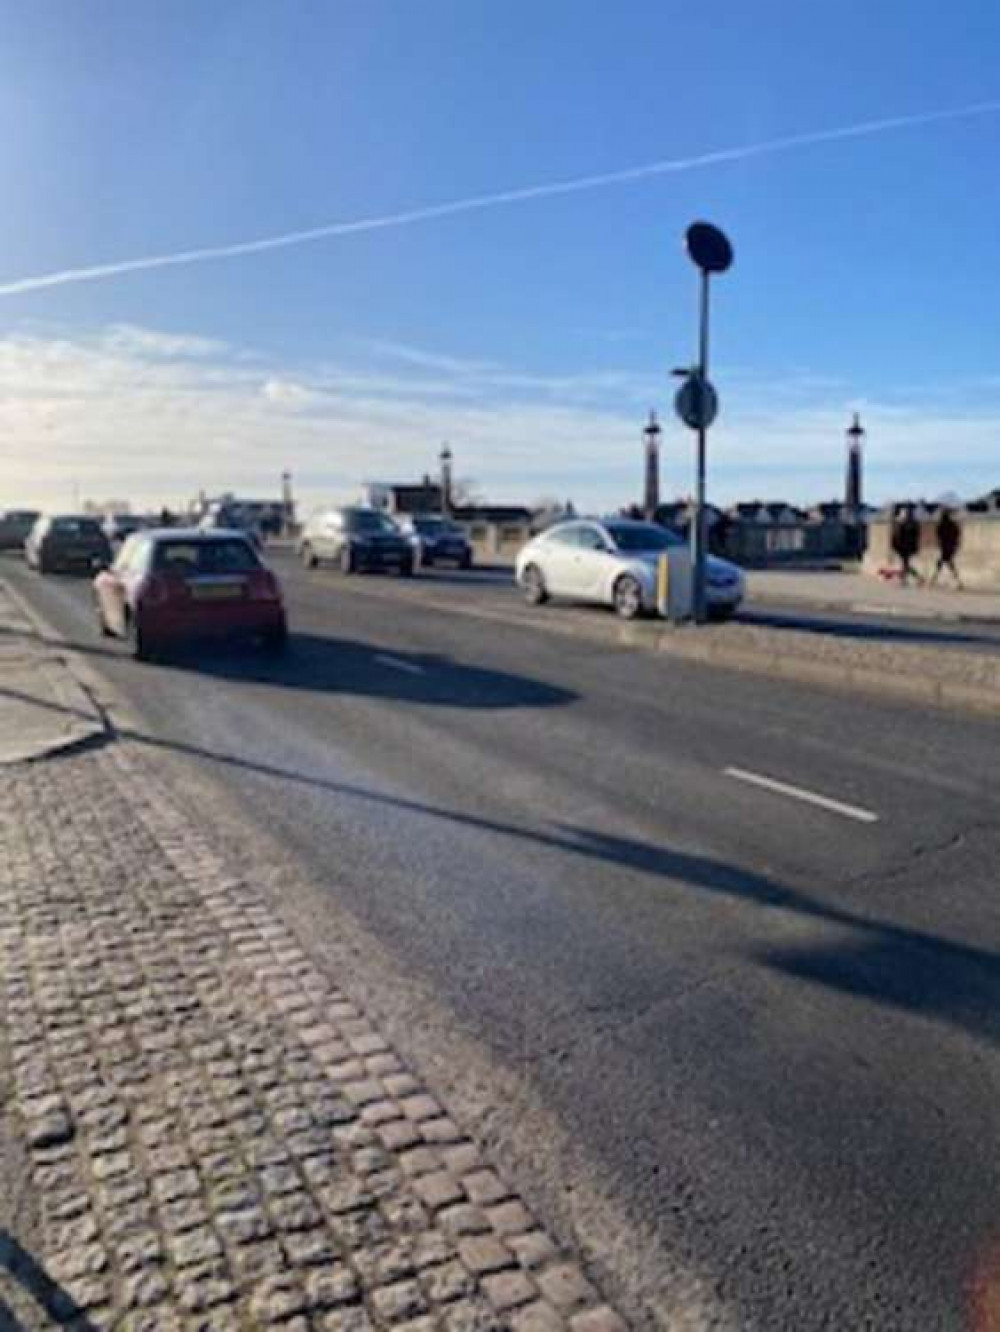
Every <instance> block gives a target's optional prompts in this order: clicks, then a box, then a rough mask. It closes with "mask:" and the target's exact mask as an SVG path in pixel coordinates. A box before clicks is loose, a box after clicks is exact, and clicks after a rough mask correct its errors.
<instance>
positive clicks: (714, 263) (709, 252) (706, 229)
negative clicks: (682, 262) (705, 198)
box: [684, 222, 733, 273]
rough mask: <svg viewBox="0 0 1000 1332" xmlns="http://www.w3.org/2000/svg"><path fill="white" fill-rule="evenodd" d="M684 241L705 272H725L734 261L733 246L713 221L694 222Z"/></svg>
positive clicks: (693, 258) (695, 260) (692, 256)
mask: <svg viewBox="0 0 1000 1332" xmlns="http://www.w3.org/2000/svg"><path fill="white" fill-rule="evenodd" d="M684 241H685V244H686V245H687V252H688V255H689V256H690V258H691V259H692V261H693V262H694V263H696V264H697V265H698V267H699V268H700V269H702V270H703V272H705V273H724V272H725V271H726V269H727V268H728V267H729V265H730V264H731V263H732V262H733V247H732V246H731V245H730V244H729V240H728V238H727V237H726V235H725V234H724V233H723V232H721V231H720V230H719V228H718V227H713V226H712V224H711V222H692V223H691V225H690V226H689V227H688V229H687V232H686V233H685V236H684Z"/></svg>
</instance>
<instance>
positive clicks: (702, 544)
mask: <svg viewBox="0 0 1000 1332" xmlns="http://www.w3.org/2000/svg"><path fill="white" fill-rule="evenodd" d="M698 378H699V381H700V383H701V384H707V383H708V382H709V380H708V270H707V269H702V270H701V319H700V326H699V333H698ZM707 433H708V427H707V423H706V422H705V420H704V417H702V423H701V424H700V425H699V426H698V460H697V475H696V481H695V501H694V522H693V523H692V527H691V532H692V537H693V542H692V547H693V548H692V552H691V555H692V559H691V564H692V567H693V570H694V618H695V621H696V623H698V624H702V623H704V620H705V569H706V564H705V555H706V548H707V539H708V525H707V522H706V519H707V514H706V512H705V488H706V476H705V473H706V452H707V450H706V448H705V443H706V440H705V436H706V434H707Z"/></svg>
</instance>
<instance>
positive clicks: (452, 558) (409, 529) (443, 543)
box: [401, 514, 472, 569]
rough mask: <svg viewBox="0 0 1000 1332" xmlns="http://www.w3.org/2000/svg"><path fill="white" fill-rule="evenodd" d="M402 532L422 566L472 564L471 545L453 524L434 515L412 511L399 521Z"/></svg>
mask: <svg viewBox="0 0 1000 1332" xmlns="http://www.w3.org/2000/svg"><path fill="white" fill-rule="evenodd" d="M401 525H402V528H403V531H404V532H405V533H406V535H407V536H408V537H409V539H410V544H411V545H412V546H413V548H414V550H415V551H416V552H417V555H418V558H419V562H420V563H421V564H422V565H431V564H454V565H455V566H456V567H457V568H459V569H470V568H471V567H472V545H471V543H470V541H469V538H468V537H467V536H466V535H465V533H464V532H463V531H462V529H461V528H460V527H459V526H458V525H457V523H453V522H449V520H448V519H447V518H442V517H438V516H437V515H436V514H430V515H428V516H426V517H425V516H423V515H422V514H415V515H414V516H413V517H412V518H404V519H403V520H402V524H401Z"/></svg>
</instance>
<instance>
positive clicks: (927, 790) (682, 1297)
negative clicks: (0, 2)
mask: <svg viewBox="0 0 1000 1332" xmlns="http://www.w3.org/2000/svg"><path fill="white" fill-rule="evenodd" d="M278 564H279V567H280V568H281V571H282V572H283V573H284V575H285V578H286V587H287V591H288V595H289V600H290V608H291V617H292V624H293V631H294V639H293V646H292V651H291V653H290V655H289V657H288V659H287V661H284V662H281V663H273V662H270V661H265V660H263V659H262V658H260V657H257V656H255V655H254V654H252V653H250V654H229V653H220V654H212V655H209V656H200V657H197V658H193V659H190V660H187V661H180V662H176V663H173V664H168V665H154V666H139V665H136V664H135V663H133V662H132V661H131V660H129V659H128V658H127V657H125V656H124V654H123V653H122V652H121V651H119V650H118V649H117V647H116V646H114V645H113V646H111V647H110V648H109V647H108V646H107V645H105V644H103V643H102V642H101V641H100V640H99V639H98V638H97V636H96V633H95V632H94V629H93V626H92V622H91V618H90V608H89V599H88V591H87V588H86V585H85V584H82V583H80V582H77V581H74V580H70V579H49V580H44V581H43V580H41V579H39V578H38V577H37V576H35V575H30V574H28V573H27V571H25V570H23V569H22V568H20V567H19V566H17V565H15V564H13V563H11V565H10V566H9V572H10V573H11V576H12V581H13V582H14V584H15V585H16V586H17V587H19V588H20V589H21V590H22V591H25V592H27V594H28V595H29V597H30V599H31V601H32V602H33V603H34V604H35V605H36V606H37V607H38V609H39V610H41V611H42V612H43V613H44V614H45V615H46V616H47V617H48V618H49V620H50V621H51V622H52V623H53V624H55V625H56V627H57V628H58V629H59V631H60V632H61V633H62V634H63V635H64V636H65V638H66V640H67V641H68V642H73V643H75V644H79V645H81V646H83V647H84V648H85V649H86V651H87V654H88V659H89V660H90V662H91V664H92V665H93V666H94V668H95V669H96V670H97V671H99V672H100V674H101V675H102V676H103V677H104V678H105V679H106V680H107V681H108V682H109V685H110V687H112V688H113V690H114V691H115V692H116V693H117V694H119V695H120V696H121V697H122V698H123V699H124V700H126V701H127V704H128V710H129V713H130V715H132V716H133V717H134V718H136V719H137V721H136V722H134V723H133V730H135V731H137V732H139V733H141V734H142V735H143V736H144V738H145V739H146V741H147V743H149V744H150V746H154V747H159V749H160V750H161V751H162V752H163V753H164V754H167V753H170V754H178V755H181V756H182V757H183V758H184V759H185V761H186V762H188V763H191V764H193V765H195V767H197V769H198V770H199V773H204V774H207V775H208V777H209V778H210V780H211V782H212V783H213V784H215V788H216V789H218V790H219V792H220V798H221V796H222V794H223V791H224V793H225V798H226V799H227V800H229V801H232V802H234V803H235V804H236V805H237V806H238V807H239V809H240V810H242V811H244V812H245V813H246V814H249V815H250V816H251V817H252V818H253V820H255V821H256V822H257V823H258V824H261V825H264V826H266V828H267V829H268V833H269V835H270V836H273V837H274V838H275V839H276V840H277V841H280V843H281V844H282V845H283V846H284V847H285V848H286V849H287V852H288V855H289V856H290V857H292V858H294V860H295V863H297V864H299V865H301V866H302V869H303V874H306V873H307V874H308V876H309V878H310V881H312V882H316V883H318V884H320V885H321V888H322V898H321V914H324V915H325V916H326V918H327V921H326V923H327V925H328V926H330V928H331V929H332V930H335V929H336V927H337V922H338V921H341V922H347V921H350V922H351V927H352V928H355V927H356V928H358V929H359V930H361V931H362V932H363V935H364V936H365V937H368V938H371V939H372V940H373V941H375V942H376V943H377V947H378V951H379V955H380V956H381V955H382V954H384V955H385V957H386V958H388V959H389V960H390V961H391V963H392V965H393V966H396V967H398V968H399V970H400V972H403V973H405V974H406V975H407V976H409V977H411V978H412V980H413V983H414V986H415V987H418V988H419V992H420V993H421V994H422V995H424V996H425V997H426V1007H425V1008H422V1009H421V1013H427V1012H431V1011H433V1012H434V1013H436V1014H437V1015H438V1020H436V1021H433V1022H420V1023H417V1022H416V1021H414V1030H413V1034H412V1040H413V1047H414V1051H415V1052H416V1054H417V1055H418V1056H419V1057H422V1056H423V1055H424V1054H425V1053H426V1051H428V1050H430V1049H433V1048H434V1047H436V1048H437V1050H438V1051H439V1054H440V1058H441V1060H442V1062H446V1061H447V1057H448V1052H449V1050H454V1049H457V1048H459V1046H461V1048H462V1049H463V1050H464V1049H466V1048H473V1047H474V1048H475V1049H476V1050H477V1051H481V1052H483V1055H484V1062H483V1064H482V1066H481V1067H480V1066H479V1065H477V1066H476V1070H475V1076H476V1081H477V1096H478V1097H479V1099H480V1100H481V1101H485V1102H489V1101H490V1098H491V1096H492V1098H493V1100H494V1102H495V1103H494V1104H493V1106H492V1109H491V1110H490V1112H489V1113H488V1114H484V1117H483V1122H484V1124H486V1125H487V1127H488V1129H489V1132H490V1134H491V1135H492V1137H493V1139H494V1141H495V1142H496V1144H497V1146H498V1149H499V1150H501V1151H502V1152H503V1153H504V1154H505V1157H506V1159H507V1161H508V1166H509V1169H510V1170H511V1171H512V1172H513V1173H515V1174H520V1175H521V1176H524V1174H525V1173H529V1174H530V1176H531V1177H530V1178H529V1179H527V1180H526V1181H524V1182H525V1183H526V1187H527V1191H528V1193H529V1195H530V1196H533V1197H534V1198H535V1199H536V1200H537V1202H538V1205H539V1206H540V1207H542V1208H543V1209H547V1210H549V1211H551V1212H552V1213H553V1215H555V1216H556V1218H557V1221H560V1220H561V1223H562V1225H563V1228H564V1229H565V1227H566V1226H567V1225H568V1226H571V1227H576V1229H577V1231H578V1233H579V1234H580V1237H581V1240H582V1242H583V1243H584V1244H585V1247H587V1249H588V1251H589V1252H590V1254H591V1256H592V1257H594V1258H596V1260H597V1261H596V1266H597V1270H598V1271H599V1272H600V1273H601V1274H602V1275H604V1276H605V1277H606V1278H608V1279H609V1280H610V1281H611V1283H612V1284H613V1285H615V1286H616V1293H618V1294H619V1295H620V1296H623V1297H624V1298H625V1299H626V1300H627V1301H628V1302H630V1304H631V1307H632V1309H633V1310H634V1311H635V1313H636V1314H637V1316H639V1317H641V1316H642V1314H644V1313H645V1314H648V1315H649V1316H650V1317H651V1318H653V1319H658V1320H660V1321H661V1322H663V1323H664V1324H665V1325H668V1326H682V1325H683V1326H691V1327H702V1326H713V1325H717V1326H723V1325H729V1326H738V1327H754V1328H779V1327H780V1328H786V1327H787V1328H796V1329H812V1328H834V1329H844V1328H852V1329H853V1328H861V1327H866V1326H868V1327H873V1328H879V1329H882V1328H900V1329H921V1330H923V1329H932V1328H949V1329H950V1328H955V1329H957V1328H964V1327H974V1326H977V1324H976V1323H975V1321H974V1319H975V1308H976V1307H978V1306H977V1303H976V1302H977V1299H978V1301H979V1305H980V1306H982V1307H985V1302H986V1301H987V1300H988V1298H989V1297H988V1294H987V1293H984V1291H985V1290H986V1287H987V1286H988V1283H989V1281H990V1279H991V1276H990V1274H991V1272H992V1274H993V1279H995V1281H996V1285H997V1288H998V1290H1000V1259H998V1258H997V1253H998V1249H997V1245H998V1243H1000V1208H998V1204H997V1199H998V1197H1000V1155H998V1153H997V1150H996V1145H997V1143H998V1142H1000V1061H998V1059H997V1045H998V1041H1000V957H998V953H997V941H998V939H1000V899H998V894H997V891H996V885H997V870H996V866H997V862H998V853H1000V820H998V810H997V798H996V791H997V790H998V789H1000V743H998V742H1000V725H998V724H996V723H993V722H990V721H983V720H974V719H966V718H964V717H962V716H959V715H951V714H944V713H941V714H923V713H921V712H918V711H916V710H911V709H907V708H904V707H901V706H890V705H885V704H882V703H877V702H873V701H871V700H861V699H858V700H852V699H850V698H846V697H838V696H835V695H828V694H824V693H820V692H815V691H812V690H809V689H806V688H797V687H793V686H790V685H788V684H787V683H780V684H779V683H771V682H770V681H767V680H763V679H755V678H752V677H749V676H743V675H736V674H729V673H726V672H721V671H716V670H709V669H705V668H701V667H697V666H694V665H691V664H687V663H680V662H677V661H674V660H664V659H662V658H660V657H657V656H654V655H652V654H646V653H640V652H632V651H629V650H628V649H625V648H621V647H618V646H615V645H614V644H613V643H611V642H607V643H602V642H600V641H596V640H594V639H592V638H590V637H587V636H585V635H581V636H579V637H578V636H575V635H574V634H573V632H572V630H573V629H574V626H575V625H576V624H577V623H580V624H583V623H584V622H585V617H587V616H592V615H594V614H598V615H599V614H600V612H586V611H578V610H559V609H555V610H553V609H550V608H546V609H544V610H538V611H533V610H530V609H529V608H527V607H522V606H520V605H519V604H518V603H517V602H516V601H514V599H513V598H512V597H511V596H510V595H509V594H508V593H507V592H506V591H505V590H504V589H503V587H502V586H499V585H497V580H496V579H495V578H493V576H491V575H489V574H486V573H479V574H476V573H473V574H472V575H471V576H466V575H452V574H447V573H442V574H440V575H436V574H435V575H430V576H428V577H427V578H424V579H417V580H415V581H414V582H413V583H409V582H406V581H404V580H394V579H390V578H379V577H377V576H372V577H367V578H354V579H343V578H341V577H340V576H339V575H337V574H336V573H333V572H331V571H327V570H320V571H316V572H312V573H305V572H304V571H302V570H299V569H298V568H297V567H295V566H294V565H293V564H292V563H291V561H290V560H288V559H286V558H280V559H279V560H278ZM3 567H4V571H5V572H8V565H7V564H6V563H5V564H4V566H3ZM551 617H559V620H558V624H559V626H560V627H561V628H563V629H569V630H570V631H571V632H570V633H568V634H567V633H551V632H548V628H547V626H551V625H552V624H554V623H556V621H555V620H554V619H552V618H551ZM953 628H954V627H953ZM773 783H781V784H783V786H782V787H781V788H776V787H775V786H774V785H773ZM784 788H792V789H790V790H789V789H784ZM817 797H818V798H819V800H820V801H826V802H827V803H826V804H818V803H815V801H816V798H817ZM320 925H321V922H320V921H319V920H318V919H317V931H318V933H317V938H319V937H320V936H321V930H320ZM345 928H346V925H345ZM371 965H372V966H373V967H375V966H376V965H380V964H376V963H374V962H373V963H372V964H371ZM414 992H415V993H416V989H415V991H414ZM418 1026H419V1028H420V1029H419V1030H417V1027H418ZM452 1064H454V1060H452ZM470 1069H471V1065H470ZM484 1070H485V1071H484ZM453 1076H454V1080H455V1085H456V1087H459V1088H460V1087H461V1085H462V1082H463V1070H462V1069H461V1068H459V1069H457V1070H454V1069H453ZM469 1077H471V1073H470V1074H469ZM466 1081H468V1077H467V1078H466ZM518 1081H521V1082H526V1083H528V1084H530V1087H531V1089H532V1095H533V1097H534V1098H535V1100H536V1101H537V1104H538V1105H539V1106H540V1107H541V1112H540V1114H539V1116H538V1117H531V1116H529V1115H528V1114H527V1113H524V1114H521V1113H520V1112H519V1107H518V1106H513V1105H508V1104H507V1103H506V1101H505V1099H504V1098H505V1095H506V1094H507V1091H508V1089H509V1088H510V1087H511V1086H513V1085H514V1084H515V1082H518ZM543 1123H544V1124H549V1125H551V1132H552V1135H553V1137H552V1142H551V1144H550V1143H549V1142H548V1141H547V1140H546V1141H540V1140H539V1139H540V1132H541V1131H540V1129H539V1125H541V1124H543ZM557 1142H558V1144H559V1145H557ZM566 1144H569V1146H567V1145H566ZM584 1199H586V1201H585V1202H584ZM575 1200H576V1201H575ZM977 1291H978V1292H979V1294H978V1295H977V1294H976V1292H977ZM682 1316H683V1317H684V1318H686V1319H687V1320H688V1321H687V1322H682ZM671 1319H673V1320H675V1321H673V1322H671ZM982 1326H983V1327H988V1326H990V1324H988V1323H983V1324H982Z"/></svg>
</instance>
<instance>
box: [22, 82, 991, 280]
mask: <svg viewBox="0 0 1000 1332" xmlns="http://www.w3.org/2000/svg"><path fill="white" fill-rule="evenodd" d="M998 113H1000V100H998V101H992V102H976V103H973V104H972V105H969V106H959V107H952V108H950V109H946V110H938V111H924V112H919V113H917V114H914V115H903V116H889V117H886V118H884V119H882V120H866V121H861V122H860V123H858V124H854V125H842V126H840V127H839V128H836V129H826V130H814V131H811V132H808V133H805V134H789V135H786V136H784V137H783V138H777V139H765V140H764V141H763V142H761V143H751V144H744V145H743V146H741V147H737V148H721V149H718V150H716V151H715V152H710V153H699V154H698V155H697V156H694V157H673V158H666V159H663V160H660V161H658V162H647V163H645V164H644V165H642V166H634V167H626V168H624V169H623V170H619V171H605V172H602V173H601V174H599V175H593V176H574V177H571V178H569V179H566V180H557V181H550V182H548V183H547V184H541V185H528V186H524V187H521V188H519V189H512V190H501V191H499V192H497V193H494V194H478V195H472V196H470V197H467V198H464V199H452V200H450V201H449V202H446V203H440V204H430V205H428V206H426V207H422V208H411V209H408V210H406V211H404V212H399V213H388V214H386V215H384V216H382V217H363V218H358V219H356V220H355V221H353V222H329V223H325V224H324V225H322V226H318V227H309V228H307V229H306V230H304V231H286V232H283V233H281V234H280V235H275V236H260V237H258V238H257V239H256V240H244V241H234V242H231V243H229V244H226V245H206V246H202V247H200V248H198V249H193V250H177V251H175V252H173V253H171V254H153V255H146V256H145V257H143V258H139V259H122V260H118V261H117V262H113V263H105V264H91V265H88V266H87V267H83V268H65V269H62V270H60V271H58V272H54V273H40V274H37V275H36V276H34V277H25V278H15V279H13V280H11V281H8V282H0V296H17V295H20V294H22V293H24V292H31V291H41V290H43V289H44V288H46V287H63V286H67V285H69V284H70V283H76V282H96V281H99V280H101V279H103V278H114V277H121V276H123V275H124V274H127V273H142V272H148V271H149V270H150V269H155V268H172V267H175V266H181V265H185V264H201V263H207V262H209V261H210V260H212V259H232V258H235V257H237V256H238V255H243V254H261V253H263V252H264V251H266V250H282V249H286V248H289V247H291V246H293V245H306V244H309V243H310V242H312V241H319V240H327V239H329V238H330V237H333V236H351V235H357V234H358V233H359V232H367V231H382V230H388V229H390V228H392V227H408V226H412V225H413V224H415V223H418V222H430V221H433V220H434V219H435V218H439V217H453V216H454V215H455V214H457V213H472V212H477V211H481V210H484V209H488V208H499V207H502V206H504V205H506V204H517V203H526V202H528V201H529V200H532V199H548V198H552V197H554V196H556V195H560V194H576V193H579V192H582V191H584V190H598V189H604V188H606V187H607V186H609V185H621V184H625V183H627V182H629V181H634V180H644V179H647V178H649V177H653V176H667V175H673V174H676V173H679V172H683V171H694V170H696V169H699V168H702V167H709V166H718V165H721V164H723V163H726V162H744V161H746V160H748V159H749V158H753V157H767V156H770V155H771V154H774V153H785V152H790V151H792V150H793V149H796V148H809V147H813V146H815V145H817V144H823V143H836V142H839V141H841V140H844V139H864V138H869V137H871V136H873V135H878V134H888V133H890V132H892V131H893V130H905V129H914V128H917V127H919V126H921V125H936V124H942V123H944V122H945V121H949V120H972V119H975V118H977V117H981V116H990V115H996V114H998Z"/></svg>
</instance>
